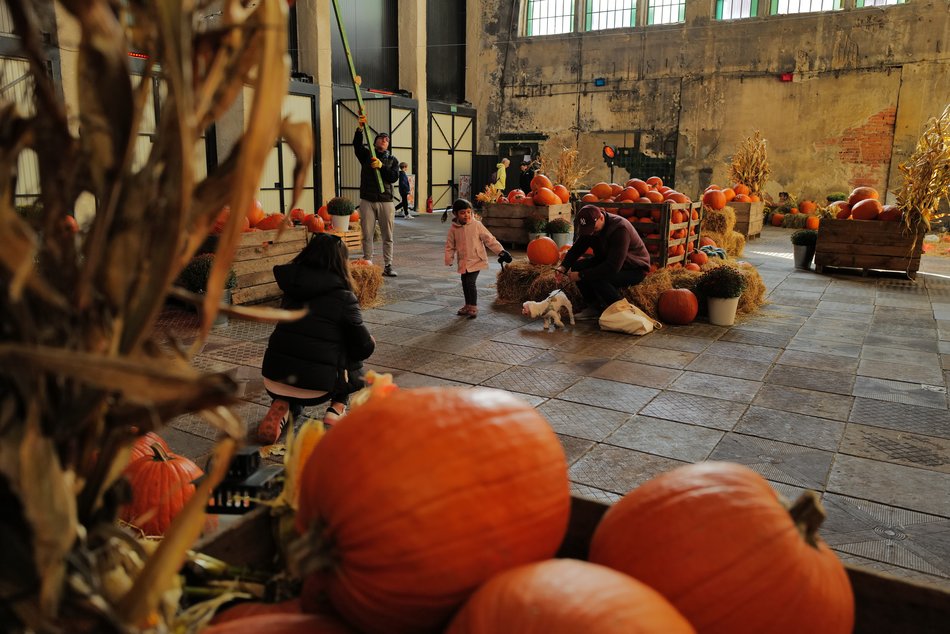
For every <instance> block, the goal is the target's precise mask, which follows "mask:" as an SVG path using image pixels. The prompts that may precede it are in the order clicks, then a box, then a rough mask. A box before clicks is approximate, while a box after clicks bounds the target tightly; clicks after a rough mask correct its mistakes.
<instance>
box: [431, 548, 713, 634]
mask: <svg viewBox="0 0 950 634" xmlns="http://www.w3.org/2000/svg"><path fill="white" fill-rule="evenodd" d="M694 631H695V630H693V627H692V626H691V625H690V624H689V621H687V620H686V619H685V618H683V615H682V614H680V613H679V612H677V611H676V609H675V608H674V607H673V606H672V605H670V604H669V602H668V601H667V600H666V599H664V598H663V597H662V596H660V595H659V594H658V593H657V592H656V591H655V590H653V589H652V588H650V587H649V586H646V585H645V584H643V583H640V582H639V581H637V580H636V579H632V578H630V577H628V576H627V575H623V574H620V573H619V572H617V571H615V570H611V569H610V568H605V567H604V566H598V565H596V564H592V563H588V562H586V561H578V560H576V559H551V560H549V561H544V562H541V563H537V564H528V565H527V566H520V567H518V568H515V569H513V570H509V571H508V572H503V573H502V574H500V575H498V576H496V577H493V578H492V579H491V580H490V581H489V582H488V583H486V584H485V585H483V586H482V587H481V588H479V589H478V591H477V592H476V593H475V594H473V595H472V597H471V599H469V600H468V602H467V603H466V604H465V606H464V607H463V608H462V609H461V610H460V611H459V613H458V614H457V615H456V616H455V618H454V619H453V620H452V623H451V624H450V625H449V628H448V629H447V630H446V634H500V633H502V632H524V633H528V634H530V633H544V634H562V633H563V634H576V633H579V632H596V633H597V634H621V633H623V634H629V633H630V632H637V633H638V634H652V633H656V634H688V633H693V632H694Z"/></svg>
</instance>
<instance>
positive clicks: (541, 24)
mask: <svg viewBox="0 0 950 634" xmlns="http://www.w3.org/2000/svg"><path fill="white" fill-rule="evenodd" d="M573 30H574V0H528V19H527V20H526V23H525V35H528V36H531V35H556V34H558V33H570V32H572V31H573Z"/></svg>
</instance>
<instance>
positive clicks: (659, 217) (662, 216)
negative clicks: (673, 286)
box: [584, 202, 703, 268]
mask: <svg viewBox="0 0 950 634" xmlns="http://www.w3.org/2000/svg"><path fill="white" fill-rule="evenodd" d="M584 204H585V205H594V206H595V207H601V208H603V209H604V210H606V211H607V212H608V213H616V214H619V215H621V216H623V217H624V218H627V219H628V220H629V221H630V223H631V224H632V225H633V228H634V229H636V230H637V233H639V234H640V237H641V238H642V239H643V243H644V244H645V245H646V246H647V250H648V251H650V263H651V264H655V265H656V266H657V268H663V267H664V266H669V265H670V264H678V263H679V264H686V263H687V262H686V258H687V256H688V255H689V254H690V252H692V251H694V250H695V249H696V248H697V247H698V245H699V236H700V230H701V228H702V222H703V215H702V214H703V209H702V203H700V202H695V203H669V202H666V203H617V202H593V203H584ZM674 211H682V212H684V213H685V214H686V217H687V220H686V222H680V223H676V224H672V223H671V222H670V221H671V217H672V214H673V212H674ZM694 211H695V212H696V216H697V217H696V218H693V212H694ZM638 216H644V219H645V218H647V217H649V218H651V221H650V222H641V221H640V220H641V218H639V217H638ZM678 229H685V230H686V237H685V238H670V232H672V231H676V230H678ZM690 231H692V232H693V233H692V234H690ZM651 235H654V236H655V235H659V236H660V237H659V238H651V237H649V236H651ZM678 245H683V246H684V251H685V253H683V254H680V255H673V256H671V255H670V254H669V252H670V247H675V246H678Z"/></svg>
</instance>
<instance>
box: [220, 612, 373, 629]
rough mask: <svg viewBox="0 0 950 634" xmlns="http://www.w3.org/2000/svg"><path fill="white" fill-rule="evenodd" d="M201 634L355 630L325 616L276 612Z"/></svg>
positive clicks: (236, 620)
mask: <svg viewBox="0 0 950 634" xmlns="http://www.w3.org/2000/svg"><path fill="white" fill-rule="evenodd" d="M201 632H202V634H304V633H306V634H355V630H353V629H351V628H350V627H348V626H347V625H345V624H343V623H342V622H340V621H338V620H337V619H336V618H334V617H332V616H327V615H325V614H294V613H289V614H288V613H284V612H277V613H271V614H256V615H254V616H248V617H245V618H241V619H233V620H230V621H225V622H223V623H219V624H217V625H212V626H211V627H208V628H205V629H203V630H201Z"/></svg>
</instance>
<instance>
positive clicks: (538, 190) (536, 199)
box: [479, 173, 571, 207]
mask: <svg viewBox="0 0 950 634" xmlns="http://www.w3.org/2000/svg"><path fill="white" fill-rule="evenodd" d="M479 196H481V194H479ZM570 200H571V193H570V192H569V191H568V190H567V187H565V186H564V185H555V184H554V183H552V182H551V179H550V178H548V177H547V176H545V175H544V174H540V173H538V174H535V175H534V178H532V179H531V191H529V192H526V191H524V190H523V189H512V190H511V191H510V192H508V195H507V196H505V195H504V194H503V193H498V194H497V195H496V198H495V200H494V201H490V202H495V203H497V204H509V205H527V206H529V207H534V206H538V207H550V206H551V205H560V204H563V203H568V202H570Z"/></svg>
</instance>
